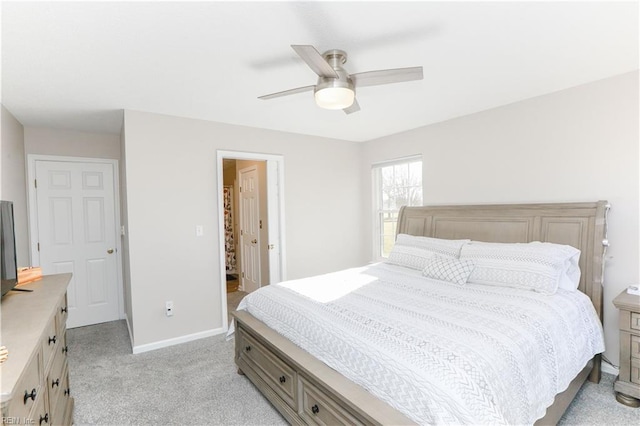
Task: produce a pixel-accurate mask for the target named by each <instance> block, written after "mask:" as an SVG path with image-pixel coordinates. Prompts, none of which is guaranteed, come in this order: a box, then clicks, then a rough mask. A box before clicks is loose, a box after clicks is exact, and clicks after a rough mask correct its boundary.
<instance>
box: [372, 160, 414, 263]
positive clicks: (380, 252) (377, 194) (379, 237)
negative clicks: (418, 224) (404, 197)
mask: <svg viewBox="0 0 640 426" xmlns="http://www.w3.org/2000/svg"><path fill="white" fill-rule="evenodd" d="M418 162H419V163H420V175H419V176H420V183H419V185H412V186H411V187H419V188H420V198H421V199H420V203H419V205H422V203H423V201H424V179H423V178H424V162H423V160H422V155H421V154H418V155H411V156H407V157H401V158H396V159H393V160H389V161H381V162H377V163H373V164H371V187H372V189H371V193H372V209H371V211H372V214H373V218H372V219H373V220H372V225H373V226H372V228H373V229H372V244H371V250H372V259H373V261H382V260H385V259H386V258H387V256H385V253H384V239H385V234H384V230H383V229H382V227H383V221H382V220H381V217H382V215H383V214H390V215H393V214H394V213H395V215H396V226H397V215H398V213H399V211H400V206H397V209H389V208H385V206H384V200H383V199H382V194H383V191H382V169H383V168H385V167H392V166H398V165H407V167H409V165H410V164H411V163H418ZM408 188H409V187H408ZM394 237H395V234H394Z"/></svg>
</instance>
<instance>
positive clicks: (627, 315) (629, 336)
mask: <svg viewBox="0 0 640 426" xmlns="http://www.w3.org/2000/svg"><path fill="white" fill-rule="evenodd" d="M613 304H614V305H616V308H618V309H619V310H620V374H619V375H618V378H617V379H616V382H615V384H614V386H613V388H614V389H615V390H616V400H617V401H618V402H619V403H621V404H624V405H628V406H629V407H640V296H635V295H632V294H628V293H627V290H626V289H625V290H624V291H623V292H622V293H620V294H619V295H618V297H616V298H615V299H613Z"/></svg>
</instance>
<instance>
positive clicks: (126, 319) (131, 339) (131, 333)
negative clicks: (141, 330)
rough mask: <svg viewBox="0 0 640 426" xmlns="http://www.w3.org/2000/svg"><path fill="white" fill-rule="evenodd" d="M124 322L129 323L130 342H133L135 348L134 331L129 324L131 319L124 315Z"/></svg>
mask: <svg viewBox="0 0 640 426" xmlns="http://www.w3.org/2000/svg"><path fill="white" fill-rule="evenodd" d="M124 320H125V321H126V322H127V331H129V341H130V342H131V347H132V348H133V329H132V328H131V323H130V322H129V317H128V316H127V314H124Z"/></svg>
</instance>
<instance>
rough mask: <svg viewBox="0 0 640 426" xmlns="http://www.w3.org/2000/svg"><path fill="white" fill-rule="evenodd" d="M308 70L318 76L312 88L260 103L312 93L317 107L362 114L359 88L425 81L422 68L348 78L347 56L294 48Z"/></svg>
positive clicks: (281, 93) (262, 97) (277, 93)
mask: <svg viewBox="0 0 640 426" xmlns="http://www.w3.org/2000/svg"><path fill="white" fill-rule="evenodd" d="M291 47H292V48H293V50H295V51H296V53H297V54H298V56H300V57H301V58H302V60H303V61H305V62H306V63H307V65H308V66H309V68H311V70H313V72H315V73H316V74H318V82H317V83H316V84H315V85H313V86H304V87H297V88H295V89H289V90H285V91H283V92H276V93H271V94H269V95H264V96H260V97H258V99H264V100H267V99H273V98H279V97H281V96H288V95H293V94H295V93H302V92H307V91H311V90H313V93H314V97H315V100H316V104H317V105H318V106H320V107H322V108H327V109H341V110H343V111H344V112H345V113H347V114H351V113H353V112H357V111H360V105H358V101H357V100H356V98H355V95H356V87H357V88H360V87H366V86H378V85H381V84H390V83H400V82H403V81H413V80H422V67H410V68H396V69H387V70H377V71H366V72H359V73H356V74H349V73H347V71H346V70H345V69H344V68H343V67H342V65H344V64H345V63H346V62H347V53H346V52H344V51H342V50H335V49H334V50H328V51H326V52H324V53H323V54H322V55H321V54H320V53H319V52H318V51H317V50H316V48H315V47H313V46H310V45H291Z"/></svg>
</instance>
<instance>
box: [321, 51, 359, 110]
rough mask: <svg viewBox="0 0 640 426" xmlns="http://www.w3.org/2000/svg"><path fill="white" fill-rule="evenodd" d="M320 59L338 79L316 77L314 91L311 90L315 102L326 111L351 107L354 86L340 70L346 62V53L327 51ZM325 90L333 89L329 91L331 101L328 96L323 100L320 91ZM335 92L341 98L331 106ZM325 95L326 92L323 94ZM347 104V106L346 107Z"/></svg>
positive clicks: (342, 69) (353, 97) (347, 75)
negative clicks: (341, 96) (341, 95)
mask: <svg viewBox="0 0 640 426" xmlns="http://www.w3.org/2000/svg"><path fill="white" fill-rule="evenodd" d="M322 57H323V58H324V59H325V60H326V61H327V63H328V64H329V65H331V68H333V69H334V70H335V72H336V74H337V75H338V78H334V77H322V76H319V77H318V83H317V84H316V87H315V89H314V90H313V93H314V96H315V98H316V101H317V102H318V103H319V104H322V106H323V108H328V109H344V108H346V107H348V106H351V104H352V103H353V100H354V99H355V92H356V89H355V85H354V84H353V81H352V80H351V78H349V74H347V72H346V71H345V69H344V68H342V65H343V64H344V63H346V62H347V53H346V52H344V51H342V50H337V49H334V50H329V51H326V52H324V53H323V54H322ZM325 89H333V90H331V91H332V92H333V93H332V94H331V95H330V98H331V100H329V96H328V97H327V99H326V100H323V93H322V91H323V90H325ZM336 92H338V93H339V92H342V94H343V96H344V97H343V98H342V99H341V101H339V102H335V106H331V104H332V103H333V102H332V101H333V100H334V99H335V97H336ZM325 93H326V92H325ZM347 104H348V105H347Z"/></svg>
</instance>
